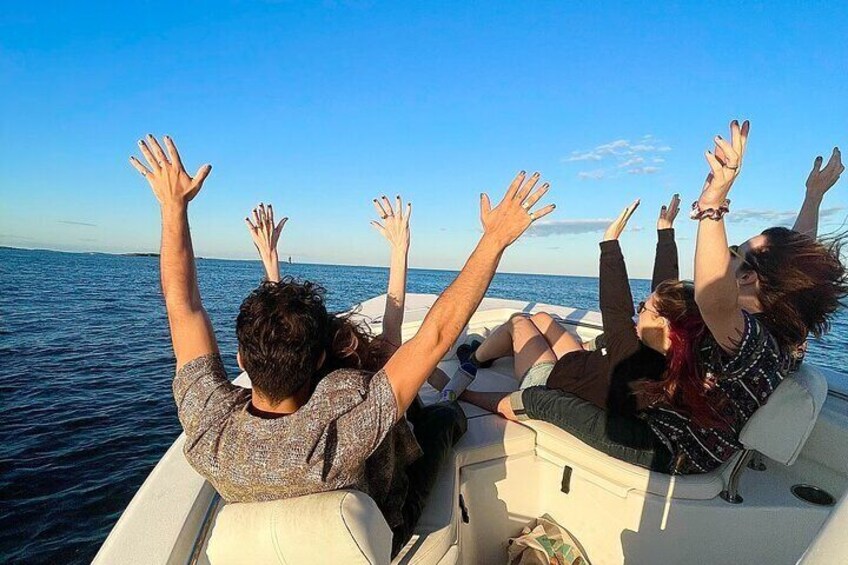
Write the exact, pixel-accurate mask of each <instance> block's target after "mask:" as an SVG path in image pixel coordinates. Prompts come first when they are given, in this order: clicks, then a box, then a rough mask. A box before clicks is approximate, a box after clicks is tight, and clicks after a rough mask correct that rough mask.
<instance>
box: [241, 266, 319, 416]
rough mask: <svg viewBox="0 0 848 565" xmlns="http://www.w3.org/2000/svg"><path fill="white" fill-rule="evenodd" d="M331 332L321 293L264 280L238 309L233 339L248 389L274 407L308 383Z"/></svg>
mask: <svg viewBox="0 0 848 565" xmlns="http://www.w3.org/2000/svg"><path fill="white" fill-rule="evenodd" d="M331 331H332V320H331V317H330V316H329V315H328V314H327V309H326V307H325V306H324V289H323V288H322V287H321V286H320V285H317V284H314V283H311V282H309V281H305V282H303V283H300V282H297V281H295V280H294V279H293V278H291V277H284V278H283V279H282V280H281V281H280V282H278V283H274V282H264V283H262V284H261V285H260V286H259V287H258V288H257V289H255V290H254V291H253V292H251V293H250V295H248V297H247V298H245V300H244V302H242V304H241V307H240V308H239V314H238V318H237V319H236V336H237V338H238V344H239V352H240V354H241V360H242V364H243V365H244V368H245V369H246V370H247V372H248V374H249V375H250V380H251V382H252V384H253V386H254V388H255V389H256V390H257V391H258V392H260V393H262V394H263V395H264V396H266V397H267V398H268V400H269V401H271V402H274V403H279V402H280V401H282V400H284V399H285V398H287V397H289V396H291V395H292V394H294V393H295V392H297V391H298V390H300V389H301V388H302V387H303V386H304V385H305V384H306V383H307V382H310V381H311V380H312V379H313V378H314V375H315V373H316V372H317V371H318V364H319V362H320V361H321V355H322V353H324V352H325V349H326V344H327V341H328V338H329V336H330V335H331Z"/></svg>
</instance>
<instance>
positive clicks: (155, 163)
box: [138, 139, 162, 173]
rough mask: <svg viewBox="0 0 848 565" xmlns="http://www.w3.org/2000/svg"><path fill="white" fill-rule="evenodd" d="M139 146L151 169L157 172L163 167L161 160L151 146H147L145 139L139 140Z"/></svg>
mask: <svg viewBox="0 0 848 565" xmlns="http://www.w3.org/2000/svg"><path fill="white" fill-rule="evenodd" d="M138 148H139V150H141V154H142V156H144V160H145V161H147V164H148V165H149V166H150V169H151V170H153V171H156V172H157V173H158V172H159V170H160V169H161V168H162V167H161V166H160V165H159V160H158V159H157V158H156V157H154V156H153V152H152V151H151V150H150V147H148V146H147V143H145V141H144V140H143V139H139V140H138Z"/></svg>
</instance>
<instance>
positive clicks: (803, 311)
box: [741, 227, 848, 352]
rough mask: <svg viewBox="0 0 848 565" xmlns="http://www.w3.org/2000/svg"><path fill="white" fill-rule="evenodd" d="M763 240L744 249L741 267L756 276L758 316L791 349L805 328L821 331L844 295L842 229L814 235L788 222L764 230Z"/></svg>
mask: <svg viewBox="0 0 848 565" xmlns="http://www.w3.org/2000/svg"><path fill="white" fill-rule="evenodd" d="M763 235H764V236H766V243H765V244H764V245H763V246H762V247H760V248H758V249H753V250H751V251H749V252H748V253H747V256H746V263H745V264H743V265H742V267H741V268H742V269H752V270H753V271H754V272H755V273H756V274H757V278H758V279H759V291H758V293H757V298H758V299H759V301H760V305H761V306H762V313H761V314H759V316H758V317H759V318H760V319H761V320H762V321H763V324H765V326H766V328H768V330H769V332H770V333H771V334H772V335H773V336H774V338H775V339H776V340H777V342H778V345H779V346H780V347H781V349H783V350H784V351H787V352H791V351H793V350H795V349H796V348H797V347H798V346H799V345H800V344H802V343H803V342H804V341H805V340H806V339H807V335H808V334H812V335H813V336H815V337H821V336H822V335H823V334H825V333H827V332H828V331H829V330H830V320H831V319H832V317H833V315H834V314H835V313H836V311H837V310H838V309H839V308H840V307H841V306H843V305H844V302H843V301H844V299H845V297H846V296H848V275H846V272H845V265H844V263H843V260H842V246H843V245H844V243H845V237H846V234H845V233H842V234H839V235H836V236H834V237H831V238H828V239H823V240H818V239H815V238H813V237H810V236H809V235H805V234H802V233H799V232H797V231H793V230H790V229H787V228H782V227H775V228H769V229H767V230H765V231H764V232H763Z"/></svg>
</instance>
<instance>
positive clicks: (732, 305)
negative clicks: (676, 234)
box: [692, 120, 750, 352]
mask: <svg viewBox="0 0 848 565" xmlns="http://www.w3.org/2000/svg"><path fill="white" fill-rule="evenodd" d="M749 127H750V126H749V123H748V121H747V120H746V121H745V122H744V123H743V124H742V125H741V126H740V125H739V122H738V121H737V120H733V121H732V122H731V123H730V141H729V142H728V141H727V140H725V139H723V138H722V137H721V136H716V138H715V143H716V147H715V152H710V151H707V152H706V155H705V156H706V159H707V163H709V165H710V173H709V174H708V175H707V180H706V182H705V183H704V188H703V190H702V192H701V196H700V198H699V199H698V200H697V201H696V202H695V204H693V207H692V219H695V220H698V222H699V223H698V238H697V244H696V247H695V301H696V302H697V303H698V307H699V308H700V310H701V315H702V316H703V318H704V322H706V324H707V327H708V328H709V330H710V333H711V334H712V335H713V337H714V338H715V340H716V341H717V342H718V344H719V345H720V346H721V347H722V348H723V349H724V350H725V351H728V352H735V351H736V348H737V345H738V343H739V339H740V337H741V336H742V332H743V330H744V324H745V320H744V317H743V314H742V309H741V308H740V307H739V287H738V286H737V282H736V269H735V266H734V262H733V261H732V260H731V254H730V249H729V248H728V245H727V232H726V231H725V225H724V214H725V213H727V212H728V209H729V205H730V200H728V199H727V195H728V194H729V193H730V187H731V186H733V182H734V181H735V180H736V177H738V176H739V171H740V170H741V169H742V159H743V156H744V154H745V147H746V145H747V143H748V130H749Z"/></svg>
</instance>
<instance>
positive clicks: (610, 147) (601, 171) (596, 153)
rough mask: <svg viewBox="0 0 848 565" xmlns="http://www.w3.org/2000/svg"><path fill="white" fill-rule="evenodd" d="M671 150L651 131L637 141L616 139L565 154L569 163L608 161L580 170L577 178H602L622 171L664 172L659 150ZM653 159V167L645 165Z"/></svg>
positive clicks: (661, 151) (634, 172)
mask: <svg viewBox="0 0 848 565" xmlns="http://www.w3.org/2000/svg"><path fill="white" fill-rule="evenodd" d="M668 151H671V147H670V146H669V145H666V144H664V143H661V142H660V141H659V140H657V139H655V138H654V136H652V135H650V134H648V135H644V136H642V138H641V139H639V140H637V141H632V142H631V141H630V140H629V139H616V140H615V141H610V142H609V143H603V144H601V145H598V146H597V147H595V148H594V149H588V150H578V151H572V152H571V155H569V156H568V157H564V158H563V159H562V160H563V162H565V163H575V162H576V163H579V162H596V163H599V162H607V163H609V165H606V166H604V167H602V168H596V169H593V170H587V171H580V172H578V173H577V178H579V179H580V180H600V179H604V178H611V177H614V176H617V174H618V172H619V170H620V171H621V172H623V171H626V172H627V173H629V174H632V175H650V174H654V173H657V172H659V171H660V167H659V166H658V165H659V164H661V163H665V159H664V158H662V157H659V156H658V154H659V153H666V152H668ZM648 161H650V162H651V163H653V164H652V165H649V166H643V165H644V163H646V162H648Z"/></svg>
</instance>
